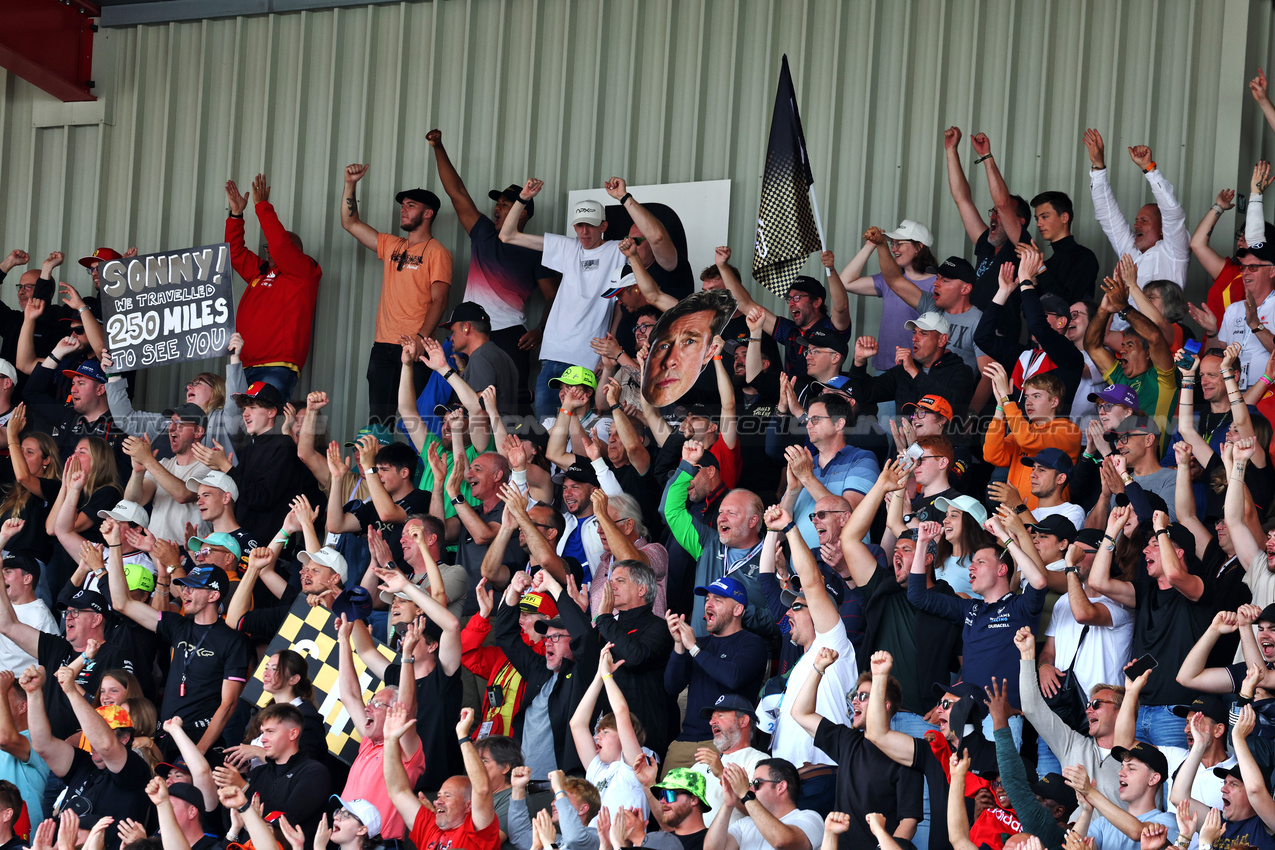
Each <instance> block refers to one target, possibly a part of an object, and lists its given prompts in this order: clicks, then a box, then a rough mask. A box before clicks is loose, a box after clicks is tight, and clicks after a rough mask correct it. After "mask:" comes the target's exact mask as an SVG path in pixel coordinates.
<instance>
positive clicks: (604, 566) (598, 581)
mask: <svg viewBox="0 0 1275 850" xmlns="http://www.w3.org/2000/svg"><path fill="white" fill-rule="evenodd" d="M633 545H634V546H635V547H637V548H638V549H639V550H641V552H642V553H643V554H645V555H646V557H648V558H650V559H651V569H653V570H655V607H654V608H652V609H651V610H652V612H653V613H654V614H655V616H657V617H663V616H664V611H665V608H666V606H665V597H666V595H667V593H668V550H667V549H665V548H664V546H663V545H662V544H660V543H647V542H646V541H645V540H644V539H642V538H641V537H639V538H638V539H637V540H635V541H633ZM613 560H615V558H614V557H613V556H612V555H609V554H607V553H605V552H604V553H603V554H602V558H601V560H600V561H599V562H598V567H597V569H595V570H594V571H593V581H592V583H590V585H589V611H590V613H593V614H597V612H598V609H599V608H600V607H601V606H602V589H603V588H604V587H606V583H607V579H608V578H609V577H610V575H611V562H612V561H613Z"/></svg>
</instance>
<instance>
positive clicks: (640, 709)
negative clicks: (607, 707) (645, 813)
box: [597, 605, 673, 753]
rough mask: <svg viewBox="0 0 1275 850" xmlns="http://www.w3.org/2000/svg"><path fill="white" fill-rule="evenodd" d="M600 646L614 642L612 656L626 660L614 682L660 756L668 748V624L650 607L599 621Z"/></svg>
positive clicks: (618, 670) (604, 617)
mask: <svg viewBox="0 0 1275 850" xmlns="http://www.w3.org/2000/svg"><path fill="white" fill-rule="evenodd" d="M597 623H598V632H599V633H600V634H601V638H600V641H599V642H600V643H604V644H605V643H613V644H615V647H614V649H612V651H611V655H612V657H613V658H614V659H615V660H616V661H619V660H620V659H624V666H623V667H620V668H619V669H617V670H616V671H615V683H616V684H617V685H619V686H620V690H621V691H622V692H623V693H624V698H625V699H626V700H628V703H629V711H630V712H632V714H633V716H634V717H636V718H638V719H639V720H641V721H642V726H643V727H644V728H645V729H646V746H648V747H650V748H651V749H652V750H654V751H655V752H657V753H662V752H664V750H665V748H666V747H667V746H668V742H669V738H668V713H669V712H668V695H667V694H665V693H664V669H665V668H666V667H668V660H669V656H670V655H672V654H673V636H672V635H671V634H669V630H668V623H666V622H665V621H664V619H663V618H662V617H657V616H655V614H654V613H653V612H652V611H651V607H650V606H649V605H644V606H642V607H641V608H630V609H629V610H627V611H620V612H619V617H609V616H602V617H599V618H598V621H597Z"/></svg>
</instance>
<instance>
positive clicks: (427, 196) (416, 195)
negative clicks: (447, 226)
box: [394, 188, 442, 212]
mask: <svg viewBox="0 0 1275 850" xmlns="http://www.w3.org/2000/svg"><path fill="white" fill-rule="evenodd" d="M409 199H410V200H413V201H416V203H418V204H421V205H422V206H425V207H428V208H429V209H431V210H433V211H434V212H438V208H439V207H440V206H442V203H441V202H440V201H439V200H438V195H435V194H434V193H433V192H431V191H430V190H429V189H419V188H418V189H404V190H403V191H401V192H399V193H398V194H397V195H395V196H394V203H396V204H401V203H403V201H405V200H409Z"/></svg>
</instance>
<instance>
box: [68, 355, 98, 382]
mask: <svg viewBox="0 0 1275 850" xmlns="http://www.w3.org/2000/svg"><path fill="white" fill-rule="evenodd" d="M62 374H63V375H66V376H67V377H68V378H74V377H75V376H76V375H82V376H83V377H85V378H88V379H89V380H91V381H97V382H98V383H99V384H105V383H106V373H105V372H103V371H102V364H101V363H98V362H97V361H96V360H94V359H92V358H89V359H88V360H85V361H84V362H82V363H81V364H80V365H79V366H76V367H75V368H74V369H63V370H62Z"/></svg>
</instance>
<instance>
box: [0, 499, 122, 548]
mask: <svg viewBox="0 0 1275 850" xmlns="http://www.w3.org/2000/svg"><path fill="white" fill-rule="evenodd" d="M39 481H40V491H41V493H42V494H43V496H37V495H36V494H35V493H31V494H29V495H28V496H27V503H26V504H25V505H23V506H22V510H21V511H19V512H18V519H20V520H23V521H24V522H26V525H24V526H23V527H22V530H21V531H19V532H18V533H17V534H15V535H13V539H12V540H10V541H9V545H8V546H6V547H5V551H8V552H13V553H15V554H21V555H30V556H31V557H32V558H35V559H36V560H38V561H40V562H41V563H48V561H49V559H50V558H51V557H53V543H54V541H55V540H56V539H57V538H55V537H51V536H49V535H48V534H45V533H44V521H45V520H46V519H48V517H49V508H51V507H53V502H54V501H55V500H56V499H57V497H58V490H60V489H61V488H62V482H61V481H59V480H58V479H56V478H41V479H39ZM13 486H15V487H21V486H22V485H20V484H14V485H13ZM112 507H114V506H112ZM5 519H9V517H7V516H6V517H5Z"/></svg>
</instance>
